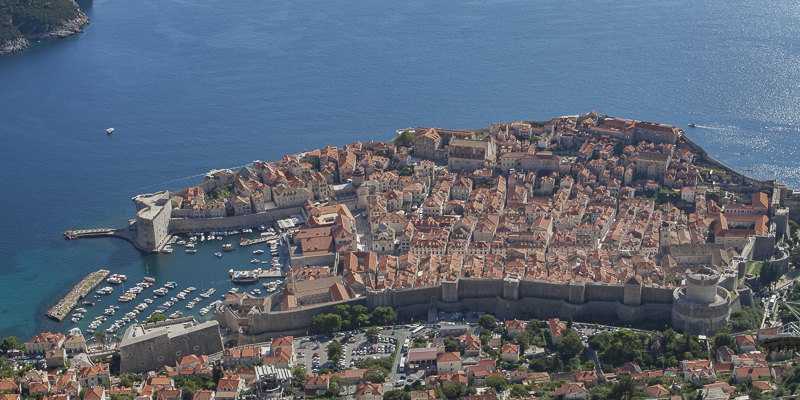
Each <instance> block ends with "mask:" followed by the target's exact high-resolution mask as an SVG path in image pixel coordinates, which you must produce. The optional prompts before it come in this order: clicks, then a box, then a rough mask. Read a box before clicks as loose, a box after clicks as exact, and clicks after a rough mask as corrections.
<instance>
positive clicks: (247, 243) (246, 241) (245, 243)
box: [239, 235, 280, 246]
mask: <svg viewBox="0 0 800 400" xmlns="http://www.w3.org/2000/svg"><path fill="white" fill-rule="evenodd" d="M279 238H280V236H279V235H272V236H262V237H260V238H256V239H242V240H240V241H239V246H250V245H251V244H259V243H266V242H269V241H270V240H275V239H279Z"/></svg>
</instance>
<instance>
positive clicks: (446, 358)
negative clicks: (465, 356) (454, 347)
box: [436, 353, 461, 362]
mask: <svg viewBox="0 0 800 400" xmlns="http://www.w3.org/2000/svg"><path fill="white" fill-rule="evenodd" d="M436 361H437V362H452V361H461V354H459V353H440V354H439V355H437V356H436Z"/></svg>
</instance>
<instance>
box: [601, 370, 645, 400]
mask: <svg viewBox="0 0 800 400" xmlns="http://www.w3.org/2000/svg"><path fill="white" fill-rule="evenodd" d="M636 393H638V391H637V390H636V383H634V382H633V379H631V377H630V375H622V376H620V377H619V378H618V380H617V383H615V384H614V385H612V386H611V396H609V397H608V398H611V399H630V398H632V397H633V395H634V394H636Z"/></svg>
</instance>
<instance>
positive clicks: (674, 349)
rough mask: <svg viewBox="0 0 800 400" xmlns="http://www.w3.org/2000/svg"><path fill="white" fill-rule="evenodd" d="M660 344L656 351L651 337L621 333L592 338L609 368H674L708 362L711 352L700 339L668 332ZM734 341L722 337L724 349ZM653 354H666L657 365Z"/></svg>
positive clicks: (604, 334)
mask: <svg viewBox="0 0 800 400" xmlns="http://www.w3.org/2000/svg"><path fill="white" fill-rule="evenodd" d="M726 333H727V331H726ZM564 339H566V336H565V337H564ZM660 340H661V343H660V346H657V345H656V347H654V344H653V342H652V339H651V336H650V335H649V334H647V333H644V332H635V331H631V330H627V329H621V330H618V331H616V332H614V333H609V332H603V333H601V334H599V335H594V336H592V338H591V339H589V346H590V347H591V348H592V349H594V350H595V351H596V352H597V353H598V354H601V355H602V357H603V361H604V363H605V365H606V366H607V367H619V366H620V365H622V364H625V363H627V362H636V363H638V364H639V365H641V366H642V367H674V366H677V365H678V363H679V362H680V360H693V359H702V358H708V351H707V350H706V347H705V346H703V345H701V344H700V340H699V339H698V337H697V336H693V335H682V336H678V335H677V333H676V332H675V331H674V330H672V329H667V330H666V331H665V332H664V336H663V337H662V338H661V339H660ZM732 341H733V339H732V337H730V334H728V335H727V337H726V336H724V334H723V335H720V340H719V343H720V346H721V345H728V344H730V343H731V342H732ZM562 343H563V340H562ZM652 347H654V348H652ZM652 353H663V357H661V359H660V360H658V361H656V360H655V358H654V357H653V354H652Z"/></svg>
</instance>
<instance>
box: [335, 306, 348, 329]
mask: <svg viewBox="0 0 800 400" xmlns="http://www.w3.org/2000/svg"><path fill="white" fill-rule="evenodd" d="M333 309H334V310H336V314H337V315H339V317H341V318H342V329H344V330H349V329H350V321H351V319H350V306H348V305H346V304H340V305H338V306H336V307H334V308H333Z"/></svg>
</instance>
